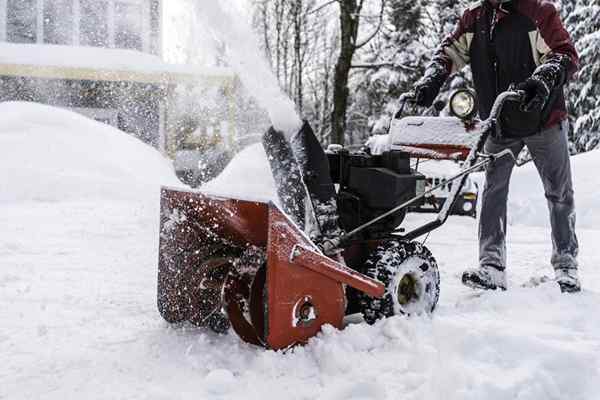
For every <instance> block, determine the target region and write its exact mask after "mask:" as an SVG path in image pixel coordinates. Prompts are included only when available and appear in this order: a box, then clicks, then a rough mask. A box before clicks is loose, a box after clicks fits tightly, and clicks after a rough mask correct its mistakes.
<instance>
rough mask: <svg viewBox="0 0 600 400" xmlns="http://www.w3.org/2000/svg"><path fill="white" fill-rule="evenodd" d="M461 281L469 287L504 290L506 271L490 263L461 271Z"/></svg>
mask: <svg viewBox="0 0 600 400" xmlns="http://www.w3.org/2000/svg"><path fill="white" fill-rule="evenodd" d="M462 283H463V284H464V285H465V286H468V287H470V288H471V289H486V290H496V289H502V290H506V272H505V271H504V270H503V269H502V270H501V269H498V268H496V267H494V266H491V265H483V266H481V267H480V268H478V269H468V270H466V271H465V272H463V275H462Z"/></svg>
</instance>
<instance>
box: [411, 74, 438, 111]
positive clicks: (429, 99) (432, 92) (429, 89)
mask: <svg viewBox="0 0 600 400" xmlns="http://www.w3.org/2000/svg"><path fill="white" fill-rule="evenodd" d="M413 92H414V93H415V97H414V101H415V104H416V105H418V106H419V107H427V108H429V107H431V105H432V104H433V100H435V98H436V97H437V95H438V92H439V88H438V87H437V85H434V84H432V83H431V82H427V81H425V82H417V83H416V84H415V87H414V88H413Z"/></svg>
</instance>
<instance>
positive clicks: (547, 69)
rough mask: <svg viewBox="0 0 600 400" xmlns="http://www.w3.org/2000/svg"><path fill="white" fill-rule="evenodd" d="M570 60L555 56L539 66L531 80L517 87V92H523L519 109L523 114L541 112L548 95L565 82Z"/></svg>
mask: <svg viewBox="0 0 600 400" xmlns="http://www.w3.org/2000/svg"><path fill="white" fill-rule="evenodd" d="M570 63H571V60H570V59H569V57H567V56H565V55H556V56H554V57H552V58H551V59H549V60H548V61H546V62H545V63H544V64H542V65H540V66H539V67H538V68H537V69H536V70H535V72H534V73H533V75H532V76H531V78H529V79H527V80H526V81H525V82H522V83H520V84H519V85H517V89H518V90H523V91H525V100H524V101H523V103H522V104H521V109H522V110H523V111H525V112H531V111H534V110H542V109H543V108H544V107H545V106H546V103H547V102H548V100H549V99H550V93H551V92H552V90H553V89H554V88H556V87H558V86H561V85H564V84H565V82H566V80H567V70H568V68H569V64H570Z"/></svg>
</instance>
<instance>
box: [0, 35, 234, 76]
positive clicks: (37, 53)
mask: <svg viewBox="0 0 600 400" xmlns="http://www.w3.org/2000/svg"><path fill="white" fill-rule="evenodd" d="M0 75H9V76H31V77H37V78H50V79H52V78H53V79H76V80H82V79H89V80H103V81H134V82H144V83H165V84H174V83H188V82H189V83H193V82H196V81H206V80H208V81H228V80H232V79H233V78H234V74H233V72H232V71H231V70H230V69H227V68H207V67H199V66H191V65H178V64H168V63H165V62H164V61H163V60H162V59H161V58H160V57H158V56H155V55H152V54H148V53H142V52H140V51H136V50H124V49H107V48H100V47H86V46H61V45H49V44H16V43H6V42H0Z"/></svg>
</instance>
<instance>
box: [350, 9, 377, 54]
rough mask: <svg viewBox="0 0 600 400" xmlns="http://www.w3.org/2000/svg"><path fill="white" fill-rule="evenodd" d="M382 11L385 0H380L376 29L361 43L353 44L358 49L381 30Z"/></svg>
mask: <svg viewBox="0 0 600 400" xmlns="http://www.w3.org/2000/svg"><path fill="white" fill-rule="evenodd" d="M384 11H385V0H381V10H380V11H379V22H378V23H377V29H375V31H374V32H373V33H372V34H371V35H369V36H368V37H367V38H366V39H365V40H363V41H362V42H361V43H358V44H356V45H355V46H354V47H355V48H356V49H360V48H361V47H364V46H365V45H366V44H367V43H369V42H370V41H371V40H372V39H373V38H374V37H375V36H377V34H378V33H379V32H380V31H381V27H382V26H383V14H384Z"/></svg>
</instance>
